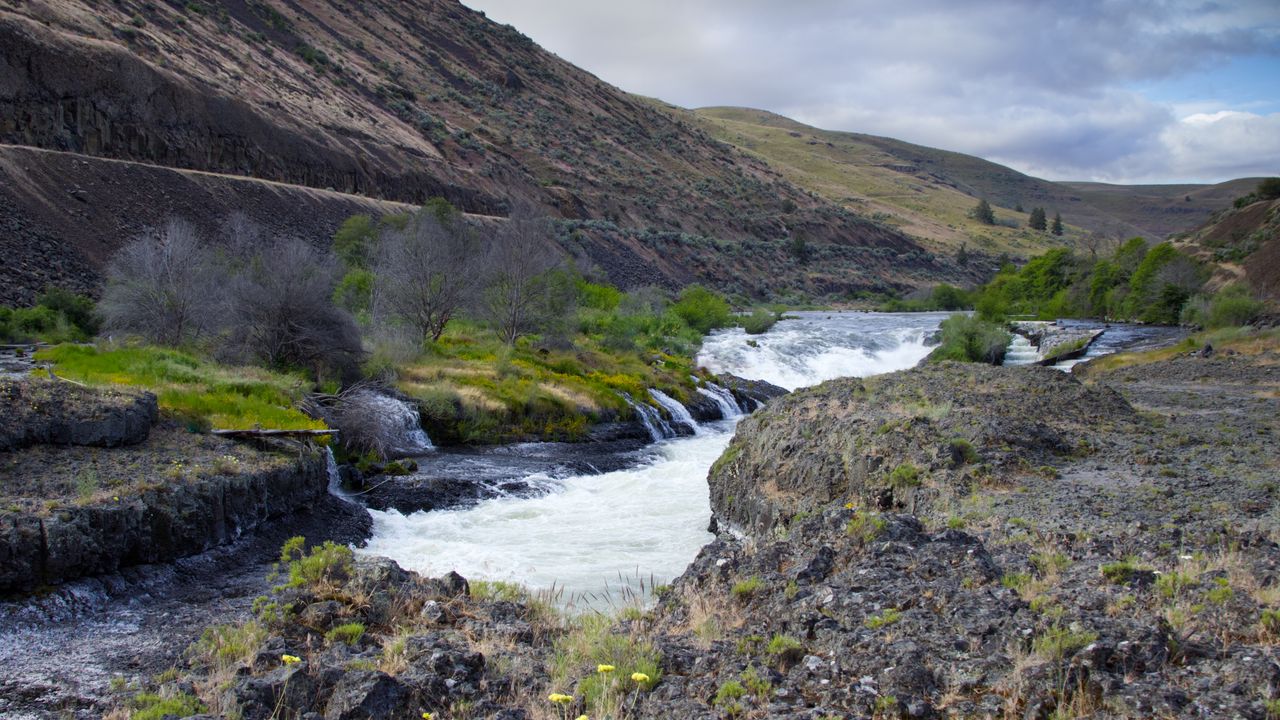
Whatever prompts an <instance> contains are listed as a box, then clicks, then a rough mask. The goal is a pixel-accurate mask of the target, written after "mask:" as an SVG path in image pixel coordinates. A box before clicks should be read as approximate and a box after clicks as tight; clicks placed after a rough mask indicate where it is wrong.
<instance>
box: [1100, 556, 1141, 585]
mask: <svg viewBox="0 0 1280 720" xmlns="http://www.w3.org/2000/svg"><path fill="white" fill-rule="evenodd" d="M1099 571H1101V572H1102V577H1104V578H1106V579H1107V582H1109V583H1112V584H1113V585H1127V584H1128V583H1129V581H1130V580H1132V579H1133V576H1134V574H1135V573H1137V572H1138V564H1137V562H1135V561H1134V559H1133V558H1125V559H1124V560H1121V561H1119V562H1113V563H1106V564H1104V565H1102V566H1101V567H1100V568H1099Z"/></svg>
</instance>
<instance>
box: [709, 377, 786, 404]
mask: <svg viewBox="0 0 1280 720" xmlns="http://www.w3.org/2000/svg"><path fill="white" fill-rule="evenodd" d="M719 378H720V384H721V385H723V386H724V387H725V388H727V389H728V390H729V392H731V393H733V396H734V397H735V398H737V400H738V405H739V406H741V407H742V408H743V409H745V410H746V411H748V412H750V411H752V410H756V409H757V408H759V407H761V406H762V405H764V404H765V403H767V402H769V401H770V400H772V399H774V398H780V397H782V396H784V395H786V394H787V393H788V390H787V389H786V388H780V387H778V386H777V385H774V384H773V383H770V382H765V381H764V380H747V379H746V378H740V377H738V376H737V375H731V374H729V373H723V374H721V375H720V376H719Z"/></svg>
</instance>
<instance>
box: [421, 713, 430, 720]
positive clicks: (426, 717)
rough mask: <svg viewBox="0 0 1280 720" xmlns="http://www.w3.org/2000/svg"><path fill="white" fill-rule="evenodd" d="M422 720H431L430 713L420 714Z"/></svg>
mask: <svg viewBox="0 0 1280 720" xmlns="http://www.w3.org/2000/svg"><path fill="white" fill-rule="evenodd" d="M422 720H431V713H429V712H424V713H422Z"/></svg>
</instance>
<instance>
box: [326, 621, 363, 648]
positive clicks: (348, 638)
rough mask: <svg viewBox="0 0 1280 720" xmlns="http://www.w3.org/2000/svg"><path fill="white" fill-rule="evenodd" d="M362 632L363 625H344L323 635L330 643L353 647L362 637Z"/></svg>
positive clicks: (354, 623) (350, 623) (355, 623)
mask: <svg viewBox="0 0 1280 720" xmlns="http://www.w3.org/2000/svg"><path fill="white" fill-rule="evenodd" d="M364 630H365V627H364V623H358V622H349V623H344V624H342V625H338V626H337V627H335V628H333V629H332V630H330V631H329V632H327V633H325V634H324V639H325V640H328V641H329V642H330V643H343V644H345V645H355V644H356V643H358V642H360V638H362V637H364Z"/></svg>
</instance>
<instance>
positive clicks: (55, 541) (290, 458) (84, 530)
mask: <svg viewBox="0 0 1280 720" xmlns="http://www.w3.org/2000/svg"><path fill="white" fill-rule="evenodd" d="M0 407H3V408H4V409H5V413H4V420H3V421H0V476H2V477H3V483H0V593H10V592H14V591H17V592H29V591H32V590H35V589H37V588H41V587H47V586H50V585H57V584H59V583H63V582H66V581H68V580H72V579H75V578H79V577H84V576H90V575H101V574H104V573H110V572H114V571H116V570H118V569H120V568H122V567H127V566H131V565H140V564H147V563H155V562H160V561H166V560H173V559H176V558H180V557H186V556H189V555H195V554H197V553H200V552H202V551H204V550H208V549H210V548H212V547H215V546H219V545H225V544H228V543H230V542H232V541H234V540H236V539H237V538H239V537H241V536H243V535H245V534H246V533H249V532H251V531H253V530H255V529H258V528H260V527H261V526H263V525H264V524H266V523H269V522H271V521H272V520H274V519H277V518H282V517H284V516H287V515H289V514H291V513H293V512H294V511H296V510H299V509H301V508H305V507H309V506H310V505H312V504H314V503H316V502H317V501H318V500H320V499H321V498H323V497H324V496H326V495H327V494H328V486H329V477H328V472H327V468H326V458H325V455H324V454H323V453H321V452H319V451H316V450H310V451H305V452H301V453H299V452H293V453H286V454H281V453H276V452H268V451H263V450H256V449H253V448H249V447H245V446H240V445H237V444H236V443H234V442H231V441H227V440H224V439H221V438H215V437H210V436H198V435H192V434H190V433H188V432H186V431H185V429H183V428H179V427H170V426H167V425H162V426H159V427H158V428H153V425H154V423H155V422H156V418H157V413H156V398H155V396H153V395H151V394H149V393H142V394H126V393H119V392H108V391H95V390H89V389H87V388H82V387H77V386H75V385H72V384H69V383H66V382H58V381H52V380H49V381H36V380H29V381H3V382H0Z"/></svg>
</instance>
